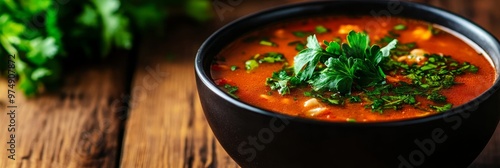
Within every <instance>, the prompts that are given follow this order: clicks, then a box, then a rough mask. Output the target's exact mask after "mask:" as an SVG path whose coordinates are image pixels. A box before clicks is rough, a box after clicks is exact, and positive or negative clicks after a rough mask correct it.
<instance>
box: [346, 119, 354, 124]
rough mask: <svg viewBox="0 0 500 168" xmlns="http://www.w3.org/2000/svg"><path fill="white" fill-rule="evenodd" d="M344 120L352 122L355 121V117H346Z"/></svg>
mask: <svg viewBox="0 0 500 168" xmlns="http://www.w3.org/2000/svg"><path fill="white" fill-rule="evenodd" d="M346 121H347V122H353V123H354V122H356V119H354V118H347V119H346Z"/></svg>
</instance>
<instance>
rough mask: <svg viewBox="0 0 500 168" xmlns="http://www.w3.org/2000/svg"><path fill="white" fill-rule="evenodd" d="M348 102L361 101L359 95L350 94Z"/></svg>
mask: <svg viewBox="0 0 500 168" xmlns="http://www.w3.org/2000/svg"><path fill="white" fill-rule="evenodd" d="M349 102H351V103H361V97H359V96H351V97H350V98H349Z"/></svg>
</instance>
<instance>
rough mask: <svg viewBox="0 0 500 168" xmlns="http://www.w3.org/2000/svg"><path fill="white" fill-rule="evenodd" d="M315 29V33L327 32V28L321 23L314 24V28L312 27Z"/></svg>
mask: <svg viewBox="0 0 500 168" xmlns="http://www.w3.org/2000/svg"><path fill="white" fill-rule="evenodd" d="M314 30H315V31H316V33H318V34H324V33H328V29H327V28H326V27H324V26H322V25H318V26H316V28H315V29H314Z"/></svg>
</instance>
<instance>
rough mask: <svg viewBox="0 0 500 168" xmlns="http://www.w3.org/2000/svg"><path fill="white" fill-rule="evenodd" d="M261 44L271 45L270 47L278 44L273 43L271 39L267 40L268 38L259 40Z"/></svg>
mask: <svg viewBox="0 0 500 168" xmlns="http://www.w3.org/2000/svg"><path fill="white" fill-rule="evenodd" d="M259 44H260V45H264V46H270V47H274V46H277V45H276V43H273V42H271V41H267V40H261V41H260V42H259Z"/></svg>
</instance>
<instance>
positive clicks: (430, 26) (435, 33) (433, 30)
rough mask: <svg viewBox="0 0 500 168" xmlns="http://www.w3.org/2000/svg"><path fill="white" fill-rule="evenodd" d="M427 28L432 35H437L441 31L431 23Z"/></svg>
mask: <svg viewBox="0 0 500 168" xmlns="http://www.w3.org/2000/svg"><path fill="white" fill-rule="evenodd" d="M427 29H428V30H429V31H430V32H431V33H432V35H437V34H439V33H440V32H441V30H439V29H436V28H434V26H433V25H432V24H429V25H428V26H427Z"/></svg>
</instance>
